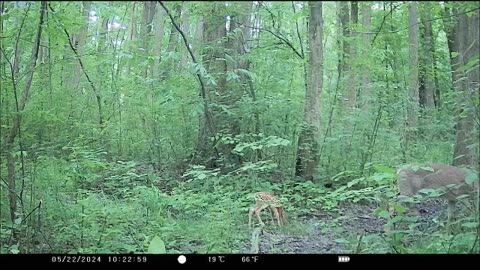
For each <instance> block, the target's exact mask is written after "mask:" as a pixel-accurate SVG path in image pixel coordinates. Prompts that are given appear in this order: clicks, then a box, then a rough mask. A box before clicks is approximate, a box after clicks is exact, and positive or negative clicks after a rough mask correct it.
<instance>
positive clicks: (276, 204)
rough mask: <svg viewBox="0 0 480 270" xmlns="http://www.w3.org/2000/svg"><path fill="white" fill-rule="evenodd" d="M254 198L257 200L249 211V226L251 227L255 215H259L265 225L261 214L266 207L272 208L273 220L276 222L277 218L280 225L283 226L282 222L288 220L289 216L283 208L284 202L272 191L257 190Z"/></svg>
mask: <svg viewBox="0 0 480 270" xmlns="http://www.w3.org/2000/svg"><path fill="white" fill-rule="evenodd" d="M253 199H254V200H255V205H254V206H253V207H251V208H250V210H249V212H248V226H249V227H251V224H252V216H253V215H255V216H257V219H258V221H259V222H260V224H262V225H265V224H264V223H263V221H262V219H261V218H260V214H261V212H262V211H263V210H264V209H266V208H269V209H270V213H271V214H272V222H274V218H275V219H276V220H277V222H278V226H282V224H284V223H285V222H287V216H286V215H285V210H284V209H283V206H282V204H281V203H280V201H279V200H278V198H277V197H275V196H274V195H273V194H272V193H270V192H265V191H261V192H257V193H255V194H254V195H253Z"/></svg>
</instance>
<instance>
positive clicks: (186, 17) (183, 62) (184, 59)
mask: <svg viewBox="0 0 480 270" xmlns="http://www.w3.org/2000/svg"><path fill="white" fill-rule="evenodd" d="M187 3H188V2H184V4H183V10H182V13H181V14H182V15H181V18H180V19H181V21H182V23H181V27H180V28H181V29H182V31H183V33H184V34H185V36H187V37H190V14H189V11H188V8H187ZM179 51H180V66H181V67H186V66H187V64H188V59H189V56H188V52H187V49H186V48H185V47H184V46H181V47H180V49H179Z"/></svg>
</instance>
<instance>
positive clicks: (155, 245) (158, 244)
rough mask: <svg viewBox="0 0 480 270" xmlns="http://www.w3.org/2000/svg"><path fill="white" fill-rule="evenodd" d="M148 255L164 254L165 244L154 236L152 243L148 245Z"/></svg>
mask: <svg viewBox="0 0 480 270" xmlns="http://www.w3.org/2000/svg"><path fill="white" fill-rule="evenodd" d="M147 253H148V254H166V253H167V252H166V249H165V243H164V242H163V241H162V239H160V237H158V236H157V235H155V237H153V239H152V241H150V245H149V246H148V251H147Z"/></svg>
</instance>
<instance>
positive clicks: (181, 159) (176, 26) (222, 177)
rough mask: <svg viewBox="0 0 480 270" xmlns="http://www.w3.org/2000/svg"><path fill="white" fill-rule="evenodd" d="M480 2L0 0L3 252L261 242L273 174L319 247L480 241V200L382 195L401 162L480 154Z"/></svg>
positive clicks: (297, 225) (204, 248) (457, 249)
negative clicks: (421, 209) (407, 203)
mask: <svg viewBox="0 0 480 270" xmlns="http://www.w3.org/2000/svg"><path fill="white" fill-rule="evenodd" d="M479 9H480V4H479V2H478V1H473V2H451V1H446V2H441V1H439V2H401V1H385V2H381V1H374V2H372V1H370V2H367V1H344V2H314V1H312V2H306V1H291V2H287V1H284V2H263V1H261V2H256V1H242V2H194V1H178V2H173V1H166V2H163V1H158V2H156V1H143V2H113V1H112V2H97V1H83V2H80V1H71V2H54V1H38V2H37V1H2V2H1V3H0V38H1V41H0V104H1V106H0V108H1V112H0V113H1V115H0V116H1V118H0V131H1V136H0V138H1V144H0V147H1V155H0V158H1V164H0V167H1V169H0V177H1V183H0V194H1V198H0V199H1V206H0V209H1V215H0V218H1V220H0V225H1V226H0V230H1V233H0V241H1V250H0V251H1V252H0V253H2V254H11V253H14V254H16V253H147V252H151V251H152V250H155V251H156V252H160V253H180V252H183V253H202V254H203V253H241V252H255V250H252V249H250V247H251V246H253V244H252V231H251V229H249V227H248V208H249V207H250V206H251V205H252V204H253V199H252V194H253V193H254V192H257V191H263V190H266V191H271V192H272V193H274V194H277V195H278V196H279V197H281V198H282V202H283V203H284V207H285V211H286V213H287V214H288V217H289V224H288V226H287V227H286V228H281V229H280V228H276V227H275V226H274V225H270V224H269V225H267V229H268V231H270V232H271V233H277V232H278V231H281V232H282V234H281V235H280V236H279V235H277V236H279V237H286V236H285V235H288V237H294V236H308V235H309V234H311V233H313V232H315V233H316V234H317V235H329V239H330V240H331V241H332V243H335V248H333V247H332V246H329V247H324V248H321V249H320V248H319V249H316V251H317V252H318V253H323V252H348V253H387V252H388V253H478V252H479V244H478V242H479V241H478V238H479V235H480V226H479V222H478V209H476V211H463V212H462V213H463V215H462V216H461V219H460V220H459V223H458V226H457V227H455V230H454V232H453V234H448V233H446V231H445V230H444V218H441V217H444V215H446V214H445V211H444V210H445V207H441V208H440V209H441V211H440V212H441V214H440V216H441V217H440V218H428V223H429V224H430V225H429V227H428V228H427V229H424V230H419V229H418V226H415V224H417V223H416V222H417V221H415V220H411V219H408V218H407V217H406V216H405V217H403V216H402V214H401V213H400V215H399V216H397V217H396V218H393V217H392V216H390V215H389V212H388V211H387V210H388V209H387V206H388V204H390V203H394V202H395V197H396V194H397V193H396V189H395V182H396V179H395V171H396V168H398V166H400V165H402V164H410V163H424V162H433V163H443V164H452V165H455V166H467V167H469V168H471V169H473V170H477V171H478V153H479V142H478V128H479V123H480V121H479V120H480V117H479V116H480V114H479V105H480V103H479V81H480V79H479V77H480V72H479V41H478V40H479V21H478V18H479ZM355 207H363V208H361V209H362V211H365V213H366V215H369V218H368V220H376V221H375V222H376V223H369V222H367V223H366V224H367V225H369V226H372V230H365V229H364V228H362V226H364V227H365V226H367V225H362V223H361V222H355V224H353V225H352V226H353V227H354V229H352V228H350V227H347V226H346V225H345V223H342V222H344V220H345V219H348V218H352V217H353V216H355V215H356V213H355V211H353V210H352V209H357V208H355ZM348 209H350V211H348ZM398 209H400V208H398ZM471 210H472V209H471ZM473 210H475V209H473ZM265 212H268V211H265ZM400 212H401V211H400ZM345 213H347V214H345ZM267 214H268V213H264V215H265V218H266V219H268V218H267V217H266V215H267ZM357 214H358V213H357ZM327 216H328V218H326V217H327ZM402 217H403V219H401V221H402V222H405V223H406V224H410V225H413V226H404V227H402V228H403V229H400V230H395V231H385V230H384V225H385V224H387V223H389V224H392V223H395V222H400V219H399V218H402ZM373 225H375V226H373ZM373 227H374V228H373ZM267 229H266V230H267ZM282 239H287V238H282ZM312 239H313V238H312ZM315 239H317V238H315ZM318 239H319V240H318V241H323V240H322V239H324V238H322V237H320V236H319V237H318ZM285 242H286V240H285V241H283V243H285ZM291 250H292V249H289V248H285V249H282V248H279V249H275V248H271V249H269V251H268V252H271V253H282V252H288V251H291ZM302 251H303V252H312V251H305V249H301V248H300V249H298V250H296V251H291V252H300V253H301V252H302ZM314 252H315V250H314Z"/></svg>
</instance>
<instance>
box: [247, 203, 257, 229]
mask: <svg viewBox="0 0 480 270" xmlns="http://www.w3.org/2000/svg"><path fill="white" fill-rule="evenodd" d="M254 213H255V208H253V207H252V208H250V210H249V211H248V227H249V228H251V227H252V215H253V214H254Z"/></svg>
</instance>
